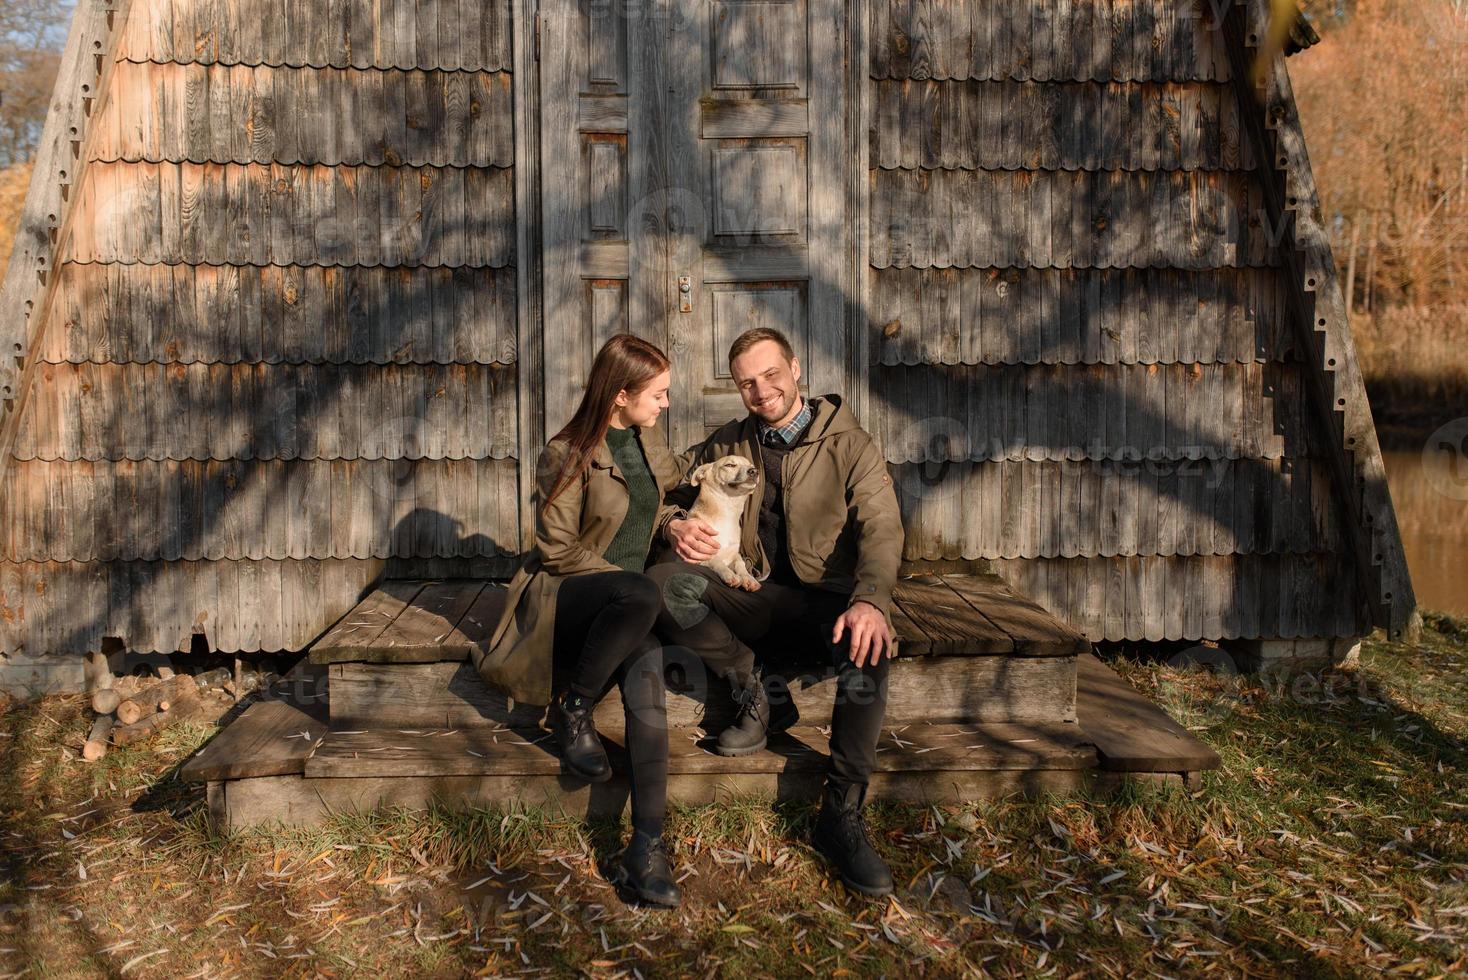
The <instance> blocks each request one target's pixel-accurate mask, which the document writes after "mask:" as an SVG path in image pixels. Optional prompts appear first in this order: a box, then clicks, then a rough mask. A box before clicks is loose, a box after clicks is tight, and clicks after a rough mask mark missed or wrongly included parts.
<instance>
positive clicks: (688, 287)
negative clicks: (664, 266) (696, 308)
mask: <svg viewBox="0 0 1468 980" xmlns="http://www.w3.org/2000/svg"><path fill="white" fill-rule="evenodd" d="M678 312H679V313H692V312H693V277H692V276H679V277H678Z"/></svg>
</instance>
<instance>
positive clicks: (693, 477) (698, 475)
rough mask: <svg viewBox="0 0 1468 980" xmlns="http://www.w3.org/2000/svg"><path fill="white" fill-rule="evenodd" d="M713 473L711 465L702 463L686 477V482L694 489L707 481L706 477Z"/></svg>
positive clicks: (712, 465)
mask: <svg viewBox="0 0 1468 980" xmlns="http://www.w3.org/2000/svg"><path fill="white" fill-rule="evenodd" d="M713 471H714V464H713V463H704V464H703V465H702V466H700V467H698V468H697V469H695V470H694V471H693V472H692V473H691V474H689V476H688V482H689V483H690V484H691V485H692V486H695V487H696V486H698V485H699V484H700V483H702V482H703V481H704V480H706V479H708V475H709V474H710V473H712V472H713Z"/></svg>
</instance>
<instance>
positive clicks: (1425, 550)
mask: <svg viewBox="0 0 1468 980" xmlns="http://www.w3.org/2000/svg"><path fill="white" fill-rule="evenodd" d="M1438 431H1439V435H1437V436H1435V437H1427V436H1424V437H1423V439H1422V440H1421V442H1420V443H1419V444H1418V448H1416V449H1413V448H1407V447H1405V446H1404V447H1402V448H1393V449H1386V448H1383V450H1382V456H1383V461H1384V462H1385V464H1386V473H1387V483H1388V484H1389V485H1390V487H1391V492H1392V503H1393V505H1394V506H1395V508H1396V512H1397V524H1398V526H1399V527H1400V528H1401V531H1402V540H1403V543H1404V545H1405V547H1406V549H1407V567H1408V568H1409V569H1410V571H1411V574H1412V586H1413V588H1414V589H1415V590H1416V592H1417V607H1418V608H1419V609H1431V610H1434V611H1437V612H1445V613H1452V614H1453V615H1455V616H1468V454H1465V452H1464V449H1465V442H1463V441H1462V440H1461V439H1460V438H1459V437H1458V434H1457V433H1456V432H1453V433H1448V434H1447V435H1449V436H1452V438H1445V437H1444V436H1443V435H1442V433H1444V431H1445V430H1438ZM1463 436H1468V432H1465V433H1463Z"/></svg>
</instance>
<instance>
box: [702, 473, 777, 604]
mask: <svg viewBox="0 0 1468 980" xmlns="http://www.w3.org/2000/svg"><path fill="white" fill-rule="evenodd" d="M688 482H689V483H690V484H692V485H693V486H696V487H701V489H700V490H699V491H698V500H697V501H695V502H694V504H693V510H692V511H690V512H689V516H690V517H697V518H698V519H700V520H702V521H707V522H708V523H709V524H710V525H711V526H712V527H713V529H714V532H715V533H716V534H718V536H719V543H720V547H719V550H718V551H717V552H715V553H714V554H713V555H712V556H711V557H708V558H705V559H704V560H703V561H702V562H700V563H699V564H702V565H707V566H709V567H710V568H712V569H713V570H714V571H716V572H718V573H719V577H720V578H721V579H723V580H724V584H725V585H732V586H734V587H735V588H738V589H744V590H745V591H747V592H756V591H758V590H759V587H760V583H759V580H757V579H756V578H755V577H754V576H753V575H751V574H749V566H747V565H746V564H745V563H744V556H743V555H741V554H740V553H739V541H740V537H741V534H740V530H741V524H742V522H741V517H742V516H743V514H744V503H745V499H744V498H746V497H748V496H749V495H750V494H751V493H753V492H754V488H755V487H757V486H759V471H758V470H756V469H755V467H754V463H752V462H750V461H749V459H748V458H747V457H745V456H720V457H719V458H718V459H716V460H714V461H713V462H712V463H704V464H703V465H702V466H700V467H698V468H697V469H695V470H694V471H693V473H692V474H691V475H690V476H689V477H688Z"/></svg>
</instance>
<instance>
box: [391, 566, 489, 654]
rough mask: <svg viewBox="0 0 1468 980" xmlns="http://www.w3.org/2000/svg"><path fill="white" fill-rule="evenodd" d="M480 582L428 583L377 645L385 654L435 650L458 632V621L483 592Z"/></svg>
mask: <svg viewBox="0 0 1468 980" xmlns="http://www.w3.org/2000/svg"><path fill="white" fill-rule="evenodd" d="M484 587H485V582H484V580H483V579H447V580H445V581H442V582H429V583H427V584H426V585H424V586H423V590H422V591H421V592H419V593H418V594H417V595H416V596H414V597H413V601H412V602H411V603H409V604H408V607H407V608H406V609H404V610H403V611H402V613H401V614H400V615H399V616H398V618H397V619H395V620H393V623H392V625H391V626H389V627H388V628H387V629H386V630H384V631H383V633H382V636H380V637H379V638H378V639H377V641H376V645H377V646H378V647H379V648H381V649H383V650H385V651H391V650H404V651H406V650H420V649H423V648H428V649H431V650H438V649H439V648H440V647H442V646H443V645H444V642H445V641H446V640H449V639H450V637H452V636H453V635H454V634H455V633H456V632H457V630H458V626H459V620H460V619H462V618H463V616H464V613H466V612H468V611H469V607H470V606H472V605H474V600H475V599H477V598H479V594H480V593H481V592H483V591H484Z"/></svg>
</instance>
